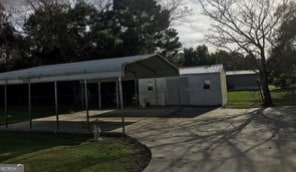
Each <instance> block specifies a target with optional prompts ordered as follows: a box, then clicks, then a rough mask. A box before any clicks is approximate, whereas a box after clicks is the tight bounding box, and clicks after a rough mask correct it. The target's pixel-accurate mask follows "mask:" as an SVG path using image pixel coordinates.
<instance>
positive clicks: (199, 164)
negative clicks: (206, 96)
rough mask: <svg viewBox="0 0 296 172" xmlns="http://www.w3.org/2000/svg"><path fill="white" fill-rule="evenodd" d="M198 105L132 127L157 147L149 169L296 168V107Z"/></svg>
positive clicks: (261, 171) (288, 171) (284, 171)
mask: <svg viewBox="0 0 296 172" xmlns="http://www.w3.org/2000/svg"><path fill="white" fill-rule="evenodd" d="M195 111H196V109H187V110H185V111H182V112H181V114H177V115H178V116H179V117H180V118H157V119H156V118H151V119H145V120H142V121H138V122H137V123H136V124H134V125H130V126H128V127H127V131H128V134H129V135H131V136H132V137H134V138H136V139H138V140H139V141H141V142H142V143H144V144H146V145H147V146H148V147H149V148H150V149H151V151H152V160H151V162H150V164H149V165H148V167H147V168H146V169H145V172H163V171H173V172H186V171H188V172H194V171H201V172H214V171H217V172H220V171H223V172H224V171H225V172H226V171H227V172H244V171H246V172H247V171H250V172H256V171H258V172H265V171H266V172H295V171H296V108H293V107H286V108H277V109H266V110H264V111H263V110H260V109H250V110H231V109H216V110H213V111H209V112H207V113H204V114H202V115H198V116H195V117H194V113H195ZM197 114H199V113H197ZM262 114H264V115H262ZM182 115H183V117H182ZM186 115H189V116H190V117H188V118H186V117H184V116H186Z"/></svg>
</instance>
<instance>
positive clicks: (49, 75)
mask: <svg viewBox="0 0 296 172" xmlns="http://www.w3.org/2000/svg"><path fill="white" fill-rule="evenodd" d="M178 74H179V73H178V69H177V68H176V67H175V66H174V65H172V64H171V63H169V62H168V61H167V60H166V59H164V58H163V57H161V56H160V55H157V54H148V55H139V56H130V57H121V58H112V59H101V60H92V61H83V62H74V63H66V64H57V65H48V66H39V67H34V68H29V69H23V70H17V71H11V72H6V73H0V85H4V84H22V83H29V82H30V83H40V82H54V81H71V80H72V81H73V80H104V79H115V78H118V77H122V78H123V79H132V78H151V77H166V76H176V75H178Z"/></svg>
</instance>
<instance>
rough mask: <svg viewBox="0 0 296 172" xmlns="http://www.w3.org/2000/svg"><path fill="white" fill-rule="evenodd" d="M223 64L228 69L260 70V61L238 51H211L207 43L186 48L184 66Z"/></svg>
mask: <svg viewBox="0 0 296 172" xmlns="http://www.w3.org/2000/svg"><path fill="white" fill-rule="evenodd" d="M214 64H223V66H224V69H225V70H226V71H230V70H258V65H259V61H258V60H256V59H255V60H254V59H253V58H250V57H249V56H245V55H244V54H242V53H240V52H236V51H232V52H229V51H225V50H219V51H216V52H213V53H210V52H209V50H208V47H207V46H206V45H202V46H197V47H196V48H192V47H191V48H185V49H184V62H183V66H203V65H214Z"/></svg>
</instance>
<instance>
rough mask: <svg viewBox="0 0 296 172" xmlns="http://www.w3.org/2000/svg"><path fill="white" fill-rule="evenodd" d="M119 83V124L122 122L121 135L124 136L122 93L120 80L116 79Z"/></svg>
mask: <svg viewBox="0 0 296 172" xmlns="http://www.w3.org/2000/svg"><path fill="white" fill-rule="evenodd" d="M118 83H119V99H120V110H121V122H122V133H123V134H125V124H124V114H123V108H124V107H123V93H122V78H121V77H119V78H118Z"/></svg>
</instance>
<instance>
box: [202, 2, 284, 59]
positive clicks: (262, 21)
mask: <svg viewBox="0 0 296 172" xmlns="http://www.w3.org/2000/svg"><path fill="white" fill-rule="evenodd" d="M199 1H200V3H201V5H202V7H203V9H204V13H205V15H207V16H209V17H210V18H211V19H213V21H214V23H213V24H212V32H211V34H209V35H208V37H209V40H210V41H211V42H212V43H214V44H215V45H217V46H220V47H224V48H228V49H229V48H233V47H234V46H236V47H237V48H239V49H241V50H244V51H245V52H247V53H248V54H251V55H254V56H257V57H258V56H262V53H266V52H267V50H268V49H269V48H270V47H271V46H273V44H274V43H273V42H274V39H273V38H274V33H275V31H276V29H277V27H278V26H279V23H280V22H279V21H280V19H281V17H282V16H281V15H276V13H277V9H278V6H279V5H280V3H279V2H278V1H277V0H199ZM264 57H265V55H264Z"/></svg>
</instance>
